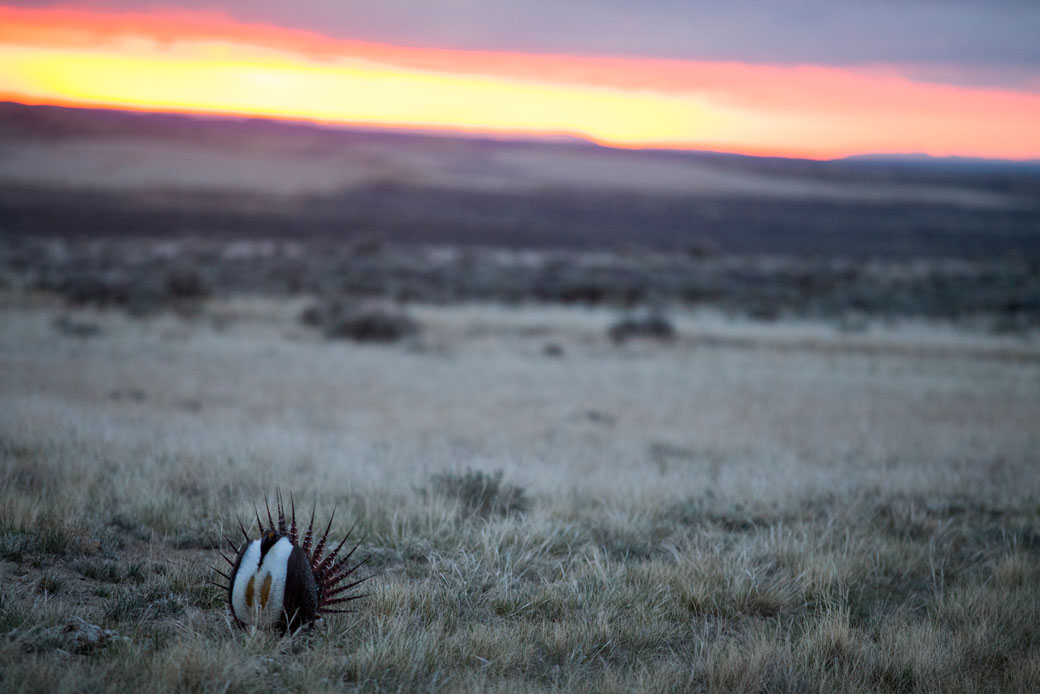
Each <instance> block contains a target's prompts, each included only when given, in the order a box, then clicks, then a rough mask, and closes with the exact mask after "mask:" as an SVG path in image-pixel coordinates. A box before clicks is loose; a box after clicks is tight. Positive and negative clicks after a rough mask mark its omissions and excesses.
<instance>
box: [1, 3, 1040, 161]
mask: <svg viewBox="0 0 1040 694" xmlns="http://www.w3.org/2000/svg"><path fill="white" fill-rule="evenodd" d="M723 5H724V9H723ZM1038 36H1040V3H1036V2H1032V1H1029V0H1025V1H1015V0H1002V1H995V2H986V3H982V2H964V1H962V0H946V1H940V0H907V1H897V0H870V1H868V0H849V1H847V2H841V3H835V2H825V1H823V0H800V1H798V0H787V1H783V0H778V1H774V2H751V1H750V0H733V1H732V2H729V3H707V2H696V1H686V2H680V1H679V0H659V1H657V2H654V3H631V2H624V1H622V0H598V1H595V2H594V1H592V0H568V1H567V2H559V1H558V0H517V1H516V2H511V3H502V2H490V1H488V0H444V1H442V2H425V1H422V0H382V1H371V2H369V1H366V2H359V1H355V0H351V1H350V2H345V1H342V0H336V1H329V2H315V1H309V2H292V3H288V2H284V1H275V0H250V1H246V0H238V1H236V0H224V1H223V2H216V3H201V2H192V1H190V0H181V1H179V2H177V1H171V2H150V1H148V0H145V1H137V2H76V3H68V2H66V3H48V2H15V3H0V99H2V100H11V101H19V102H22V103H33V104H60V105H83V106H103V107H113V108H129V109H144V110H155V111H174V112H199V113H217V114H244V115H258V116H270V117H278V118H290V119H301V120H309V121H320V122H330V123H343V124H361V125H375V126H381V127H404V128H418V129H424V130H429V129H434V130H448V131H464V132H475V133H505V134H522V135H575V136H580V137H585V138H588V139H591V140H594V141H596V142H600V143H603V144H608V145H615V146H629V147H642V146H649V147H675V148H691V149H708V150H721V151H735V152H741V153H747V154H769V155H783V156H801V157H812V158H830V157H840V156H846V155H851V154H864V153H919V152H920V153H927V154H931V155H935V156H948V155H960V156H980V157H998V158H1009V159H1032V158H1040V40H1038V39H1037V37H1038Z"/></svg>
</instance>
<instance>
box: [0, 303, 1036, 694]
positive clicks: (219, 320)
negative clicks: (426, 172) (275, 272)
mask: <svg viewBox="0 0 1040 694" xmlns="http://www.w3.org/2000/svg"><path fill="white" fill-rule="evenodd" d="M303 303H304V302H303V301H301V300H298V299H290V298H284V297H275V298H258V297H249V296H239V297H211V298H210V299H208V300H206V301H205V302H203V303H202V304H201V305H200V306H198V307H196V310H194V311H193V312H192V313H191V314H190V315H177V314H175V313H171V312H166V311H163V312H158V313H153V314H149V315H147V316H144V317H131V316H128V315H127V314H126V313H125V312H123V311H118V310H114V309H96V308H90V307H80V308H74V307H70V306H69V305H67V304H66V303H65V302H64V301H61V300H60V299H58V298H57V297H56V296H54V295H53V294H48V293H34V292H28V291H14V290H10V291H6V292H5V293H4V294H3V296H2V298H0V384H2V388H0V532H2V535H0V686H2V688H3V689H4V690H5V691H10V692H15V691H174V690H191V691H255V690H258V689H264V690H275V691H330V690H343V689H348V690H349V689H358V690H365V691H466V690H488V691H495V690H497V691H564V690H566V691H619V692H620V691H676V690H686V691H768V692H774V691H810V690H811V691H835V692H857V691H864V692H866V691H900V692H917V691H922V692H925V691H930V692H958V691H959V692H977V691H1002V692H1006V691H1022V692H1028V691H1036V689H1037V686H1038V684H1040V626H1038V625H1040V466H1038V462H1040V461H1038V460H1037V451H1038V450H1040V428H1038V427H1037V426H1036V422H1038V421H1040V342H1038V338H1037V335H1036V332H1035V330H1027V331H1024V332H1022V331H1020V332H1016V333H1014V334H995V333H993V332H992V331H985V330H973V329H970V328H966V327H958V326H956V325H953V324H949V323H942V322H934V321H933V322H929V321H925V320H910V319H905V320H874V321H870V322H868V324H866V325H863V326H859V327H858V328H857V329H856V330H854V331H850V330H847V329H843V328H841V327H840V326H838V325H837V324H835V323H833V322H814V321H811V320H796V319H784V320H775V321H755V320H751V319H748V318H743V317H740V316H737V315H728V314H722V313H719V312H716V311H713V310H710V309H697V308H690V307H683V306H674V307H670V308H669V309H668V315H669V316H670V319H671V322H672V324H673V326H674V328H675V336H674V337H672V338H671V339H666V340H658V339H650V338H635V339H631V340H628V341H625V342H623V343H620V344H618V343H617V342H615V341H612V340H611V339H609V338H608V336H607V328H608V326H609V325H610V324H611V323H612V322H613V321H614V320H615V319H616V318H617V313H616V309H610V308H606V307H602V306H599V307H574V306H571V307H561V306H554V305H546V304H534V303H521V304H517V305H513V306H504V305H501V304H489V303H454V304H450V305H424V304H418V305H413V306H411V307H410V309H409V314H410V315H411V317H412V318H413V319H414V320H415V322H416V323H417V324H418V325H419V326H421V331H420V332H418V333H417V334H416V335H414V336H411V337H408V338H405V339H403V340H401V341H399V342H396V343H392V344H373V343H357V342H351V341H345V340H333V339H328V338H326V337H323V336H322V335H321V334H320V332H318V331H316V330H315V329H313V328H310V327H307V326H306V325H304V324H302V323H301V322H300V321H299V320H298V317H299V315H300V312H301V310H302V309H303V308H304V305H303ZM276 490H280V491H281V492H282V493H283V494H287V493H289V492H291V493H292V495H293V497H294V499H295V500H296V503H297V506H298V507H303V508H305V509H308V510H309V508H310V506H311V504H312V503H315V504H316V508H317V520H318V521H319V522H324V521H327V520H328V518H329V516H330V514H331V512H332V510H333V508H334V507H335V508H337V509H338V510H337V512H336V516H335V519H334V520H333V523H332V532H331V535H333V536H335V537H337V538H339V537H340V536H342V535H343V534H344V533H345V532H346V530H347V529H348V528H349V527H350V525H351V524H352V523H353V522H354V521H357V522H358V530H357V531H356V532H359V533H360V536H362V537H364V542H363V544H362V546H361V549H360V550H359V552H360V553H362V556H364V557H367V558H368V564H367V568H366V569H363V570H362V571H369V572H370V573H371V574H372V575H373V577H372V578H371V579H370V580H369V581H368V582H367V584H366V586H367V592H368V593H369V596H368V597H367V598H364V599H363V600H360V601H358V602H357V603H356V604H357V612H356V613H355V614H350V615H343V616H338V617H334V618H328V619H326V620H324V621H323V622H322V623H320V624H319V625H317V626H316V627H314V628H313V629H311V630H309V631H307V632H305V633H299V634H297V635H295V636H292V637H284V638H279V637H277V636H275V635H270V634H265V633H251V632H248V631H244V630H241V629H239V628H236V627H234V626H233V625H232V624H231V622H230V619H229V617H228V614H227V610H226V597H225V595H224V594H222V593H221V591H220V590H219V589H218V588H216V587H213V586H211V585H209V584H208V583H207V579H211V578H213V576H214V574H213V573H212V572H211V571H210V570H209V568H208V567H209V566H211V565H212V566H220V564H221V563H222V560H221V559H220V558H219V556H218V555H217V548H218V547H219V546H220V544H221V542H222V540H221V534H222V533H224V532H228V533H231V532H233V530H234V528H235V527H236V522H237V521H236V519H238V518H242V519H244V520H245V521H246V522H248V520H249V519H250V518H251V517H252V516H253V505H254V503H259V504H261V509H262V504H263V501H264V497H265V495H266V496H268V497H271V498H273V495H274V494H275V492H276ZM254 532H255V529H254Z"/></svg>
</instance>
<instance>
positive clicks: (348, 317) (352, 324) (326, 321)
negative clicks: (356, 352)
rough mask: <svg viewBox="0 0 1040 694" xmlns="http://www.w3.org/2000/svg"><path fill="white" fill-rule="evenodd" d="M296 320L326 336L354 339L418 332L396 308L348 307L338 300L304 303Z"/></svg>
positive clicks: (376, 339)
mask: <svg viewBox="0 0 1040 694" xmlns="http://www.w3.org/2000/svg"><path fill="white" fill-rule="evenodd" d="M300 322H301V323H303V324H304V325H308V326H310V327H313V328H320V329H321V330H322V332H324V333H325V336H326V337H331V338H342V339H348V340H355V341H357V342H397V341H398V340H402V339H404V338H406V337H411V336H412V335H416V334H418V332H419V325H418V324H417V323H416V322H415V321H414V320H412V319H411V318H410V317H409V316H408V315H407V314H405V313H404V312H402V311H400V310H396V309H392V308H387V307H383V306H377V305H373V306H361V307H356V306H349V305H347V304H346V303H345V302H344V301H342V300H340V299H326V300H324V301H320V302H315V303H312V304H310V305H308V306H307V307H305V308H304V309H303V311H302V312H301V313H300Z"/></svg>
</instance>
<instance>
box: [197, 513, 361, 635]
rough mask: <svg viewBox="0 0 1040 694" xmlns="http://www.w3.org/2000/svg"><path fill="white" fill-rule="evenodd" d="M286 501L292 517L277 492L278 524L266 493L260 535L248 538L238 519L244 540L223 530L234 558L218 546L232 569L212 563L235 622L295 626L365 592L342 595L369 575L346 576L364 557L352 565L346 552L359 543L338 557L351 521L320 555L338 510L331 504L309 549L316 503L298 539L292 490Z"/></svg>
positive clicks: (286, 628) (288, 628)
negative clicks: (336, 542)
mask: <svg viewBox="0 0 1040 694" xmlns="http://www.w3.org/2000/svg"><path fill="white" fill-rule="evenodd" d="M289 501H290V504H291V505H292V506H291V512H290V522H289V523H288V524H286V522H285V511H284V508H283V506H282V497H281V494H279V495H278V496H277V503H278V525H277V527H276V526H275V523H274V519H272V518H271V507H270V505H269V504H267V502H266V499H265V502H264V505H265V506H267V525H266V526H265V525H264V524H263V522H262V521H261V520H260V513H259V512H256V524H257V526H259V528H260V539H259V540H250V539H249V533H247V532H246V529H245V527H244V526H243V525H242V521H239V523H238V527H239V529H240V530H241V531H242V536H243V537H244V538H245V542H244V543H243V544H242V545H241V546H240V547H236V546H235V543H234V542H233V541H232V540H231V539H230V538H229V537H227V535H225V536H224V539H225V540H226V541H227V543H228V544H229V545H230V546H231V550H232V551H233V552H234V553H235V558H234V560H232V559H231V558H230V557H228V556H227V555H226V554H224V553H223V552H220V556H221V557H223V558H224V561H226V562H227V563H228V564H229V565H230V567H231V573H230V574H226V573H224V572H223V571H220V570H219V569H215V570H216V571H217V573H219V574H220V575H221V576H223V577H224V578H225V579H226V580H227V584H226V585H224V584H221V583H216V584H215V585H217V586H219V587H221V588H223V589H225V590H227V594H228V605H229V606H230V607H231V614H232V616H233V617H234V618H235V621H236V622H237V623H238V624H239V626H243V627H245V626H256V627H261V628H273V629H277V630H279V631H281V632H283V633H284V632H286V631H296V630H297V629H299V628H300V627H303V626H306V625H309V624H311V623H313V622H314V621H316V620H318V619H321V617H322V616H323V615H327V614H341V613H344V612H350V610H345V609H340V608H337V607H336V606H337V605H344V604H345V603H348V602H350V601H351V600H357V599H358V598H361V597H364V595H346V592H347V591H349V590H350V589H351V588H354V587H355V586H357V585H358V584H360V583H362V582H364V581H366V580H368V579H369V578H371V576H366V577H365V578H362V579H359V580H356V581H352V582H350V583H346V582H345V581H346V580H347V579H348V578H349V577H350V576H351V575H353V573H354V572H355V571H357V569H358V568H359V567H360V566H361V565H362V564H364V563H365V562H364V561H360V562H358V563H356V564H354V565H353V566H351V565H350V558H351V556H353V554H354V552H355V551H357V548H358V546H360V544H361V543H360V542H358V543H357V544H355V545H354V546H353V547H352V548H351V549H350V551H349V552H347V554H346V555H345V556H343V557H342V558H341V559H339V560H337V559H336V557H337V556H338V555H339V551H340V550H341V549H342V548H343V545H344V544H345V543H346V541H347V539H348V538H349V537H350V534H351V533H352V532H353V531H354V528H353V527H351V529H350V530H349V531H347V536H346V537H344V538H343V540H342V541H341V542H340V543H339V545H337V546H336V548H335V549H334V550H332V551H331V552H329V553H328V554H327V555H324V553H325V541H326V540H327V539H328V536H329V529H330V528H331V527H332V517H335V515H336V512H335V510H333V512H332V517H330V518H329V523H328V525H327V526H325V532H324V533H322V535H321V538H320V539H319V540H318V543H317V545H316V546H315V547H314V549H313V551H312V550H311V542H312V541H313V540H314V539H315V534H314V509H313V508H312V509H311V521H310V524H309V525H308V526H307V532H306V533H305V534H304V536H303V543H302V544H301V543H300V535H299V532H298V531H297V528H296V503H295V501H293V499H292V497H291V496H290V497H289ZM355 525H357V524H356V523H355ZM323 555H324V556H323Z"/></svg>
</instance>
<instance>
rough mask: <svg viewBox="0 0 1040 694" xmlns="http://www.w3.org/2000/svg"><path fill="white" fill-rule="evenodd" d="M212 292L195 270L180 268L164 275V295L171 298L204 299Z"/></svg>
mask: <svg viewBox="0 0 1040 694" xmlns="http://www.w3.org/2000/svg"><path fill="white" fill-rule="evenodd" d="M212 293H213V290H212V289H211V288H210V286H209V283H208V282H206V280H205V278H203V276H202V275H201V274H200V273H199V272H198V271H197V270H192V269H187V268H181V269H178V270H171V271H170V272H169V274H167V275H166V295H167V296H168V297H169V298H171V299H173V300H189V301H190V300H199V299H205V298H206V297H208V296H209V295H210V294H212Z"/></svg>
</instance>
